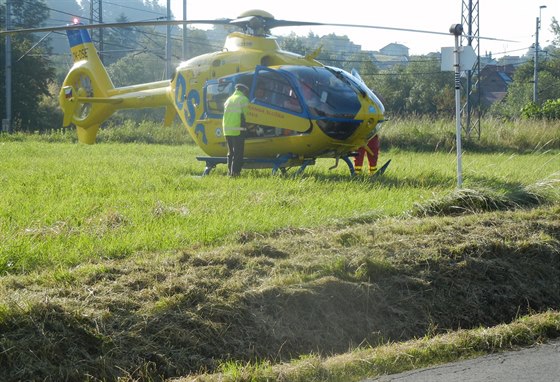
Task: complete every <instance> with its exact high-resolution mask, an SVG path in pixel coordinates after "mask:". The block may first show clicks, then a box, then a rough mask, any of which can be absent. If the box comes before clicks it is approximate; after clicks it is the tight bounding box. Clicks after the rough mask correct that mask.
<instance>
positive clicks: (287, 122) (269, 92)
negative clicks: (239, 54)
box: [247, 66, 312, 136]
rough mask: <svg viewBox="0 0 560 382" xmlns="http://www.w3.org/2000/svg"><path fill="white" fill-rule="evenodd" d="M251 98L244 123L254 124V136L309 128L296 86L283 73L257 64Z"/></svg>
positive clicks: (287, 133) (286, 133)
mask: <svg viewBox="0 0 560 382" xmlns="http://www.w3.org/2000/svg"><path fill="white" fill-rule="evenodd" d="M250 100H251V105H250V106H249V116H248V118H247V122H249V123H251V124H255V125H256V132H257V135H261V134H264V135H267V136H268V135H292V134H301V133H305V132H308V131H310V128H311V126H312V125H311V121H310V119H309V117H308V115H307V113H306V112H305V109H304V107H303V104H302V102H301V99H300V97H299V95H298V92H297V91H296V88H295V87H294V85H293V83H292V82H291V81H290V79H289V77H288V76H286V75H285V74H284V73H281V72H280V71H277V70H274V69H271V68H268V67H265V66H258V67H257V68H256V71H255V76H254V78H253V82H252V86H251V94H250ZM271 129H272V130H274V133H272V130H271Z"/></svg>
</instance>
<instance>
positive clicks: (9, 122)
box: [2, 0, 12, 133]
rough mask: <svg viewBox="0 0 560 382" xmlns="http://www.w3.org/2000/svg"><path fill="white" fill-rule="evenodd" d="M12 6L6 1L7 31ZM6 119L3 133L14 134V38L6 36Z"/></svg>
mask: <svg viewBox="0 0 560 382" xmlns="http://www.w3.org/2000/svg"><path fill="white" fill-rule="evenodd" d="M11 18H12V4H11V0H6V30H9V29H10V27H11ZM5 52H6V70H5V75H6V118H4V119H2V131H3V132H5V133H11V132H12V127H11V125H12V38H11V36H10V35H9V34H7V35H6V46H5Z"/></svg>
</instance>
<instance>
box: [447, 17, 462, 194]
mask: <svg viewBox="0 0 560 382" xmlns="http://www.w3.org/2000/svg"><path fill="white" fill-rule="evenodd" d="M449 31H450V32H451V33H453V34H454V35H455V49H454V50H453V67H454V69H455V124H456V132H455V134H456V141H457V188H461V187H462V186H463V165H462V155H463V154H462V151H463V150H462V147H461V131H462V129H461V62H460V51H459V36H460V35H461V34H462V33H463V26H462V25H461V24H453V25H452V26H451V28H449Z"/></svg>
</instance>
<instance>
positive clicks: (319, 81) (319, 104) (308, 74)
mask: <svg viewBox="0 0 560 382" xmlns="http://www.w3.org/2000/svg"><path fill="white" fill-rule="evenodd" d="M282 69H283V70H286V71H288V72H290V73H291V74H292V75H294V76H295V77H296V79H297V82H298V86H299V88H300V90H301V94H302V96H303V98H304V101H305V104H306V105H307V108H308V110H309V113H310V114H311V116H315V117H325V116H326V117H334V118H354V116H355V115H356V113H357V112H358V111H359V110H360V107H361V103H360V101H359V100H358V94H359V93H360V89H359V88H357V87H355V86H353V84H352V85H351V84H349V83H348V81H347V80H346V79H345V78H343V77H342V76H337V75H336V74H335V72H333V71H330V70H328V69H326V68H323V67H309V66H308V67H305V66H290V65H287V66H282Z"/></svg>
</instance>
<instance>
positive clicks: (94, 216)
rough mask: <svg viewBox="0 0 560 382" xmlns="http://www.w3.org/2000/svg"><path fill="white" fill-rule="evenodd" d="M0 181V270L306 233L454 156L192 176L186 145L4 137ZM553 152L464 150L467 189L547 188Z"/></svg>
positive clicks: (403, 206)
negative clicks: (370, 166) (292, 173)
mask: <svg viewBox="0 0 560 382" xmlns="http://www.w3.org/2000/svg"><path fill="white" fill-rule="evenodd" d="M1 145H2V146H1V149H2V153H3V154H4V158H5V159H4V161H3V165H2V166H3V171H2V174H1V175H0V179H1V184H2V189H3V195H4V196H3V198H2V199H1V200H0V228H1V234H0V235H1V237H0V239H1V240H0V252H1V256H0V272H2V273H6V272H8V273H13V272H15V273H21V272H23V273H25V272H29V271H33V270H35V269H40V268H44V267H51V268H56V267H60V266H66V267H67V266H74V265H77V264H80V263H81V262H83V261H90V260H96V259H102V258H122V257H127V256H130V255H131V254H134V253H138V252H151V251H167V250H177V249H181V248H184V247H188V246H192V245H195V244H197V245H216V244H221V243H226V242H231V241H232V240H238V238H239V236H240V235H242V234H243V233H250V232H260V233H267V232H273V231H275V230H279V229H285V228H290V229H297V228H311V227H317V226H320V225H325V224H330V223H332V222H333V221H335V220H336V219H350V218H360V216H363V215H368V216H369V215H372V216H395V215H399V214H402V213H404V212H405V211H408V210H411V209H412V208H413V207H414V204H415V203H417V202H419V201H422V200H425V199H427V198H433V197H434V196H436V195H442V194H444V193H448V192H449V190H452V189H454V185H455V176H456V175H455V156H454V154H448V153H403V152H397V151H395V152H392V151H389V152H384V153H382V158H384V159H387V158H391V159H392V164H391V167H390V170H389V171H388V172H387V174H386V175H385V176H384V177H383V178H382V179H379V180H378V181H373V182H372V181H371V180H370V179H369V178H367V177H359V178H355V179H350V177H349V174H348V169H347V168H345V167H346V166H344V168H343V167H339V168H337V169H336V170H334V171H329V170H328V167H329V166H330V165H332V162H331V161H327V160H325V161H320V163H319V164H318V165H316V166H313V167H311V168H309V169H308V171H307V172H306V173H305V174H304V175H303V176H301V177H296V178H293V177H273V176H271V174H270V171H269V170H258V171H257V170H254V171H246V172H244V175H243V177H242V178H240V179H229V178H226V177H225V176H224V171H225V169H224V168H219V167H218V168H217V169H216V170H215V171H214V172H213V173H212V174H211V176H207V177H201V176H200V174H201V172H202V170H203V164H202V163H200V162H197V161H196V159H195V156H196V155H197V153H198V148H196V147H194V146H188V145H187V146H157V145H145V144H142V145H126V144H100V145H96V146H84V145H75V144H65V143H42V142H5V143H2V144H1ZM559 164H560V155H559V154H554V153H550V152H546V153H539V154H532V155H517V154H508V155H500V154H498V155H488V154H467V155H465V157H464V168H465V175H464V178H465V187H469V186H471V185H474V186H476V187H480V186H481V185H485V186H487V187H491V188H492V189H495V190H496V192H497V193H502V194H504V193H507V192H513V191H515V190H516V189H519V188H520V187H523V185H530V184H533V183H536V182H542V181H544V182H551V181H553V180H554V179H555V177H557V176H558V175H557V171H558V168H560V165H559Z"/></svg>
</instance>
